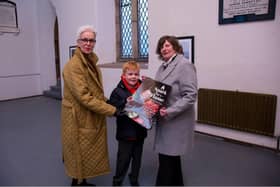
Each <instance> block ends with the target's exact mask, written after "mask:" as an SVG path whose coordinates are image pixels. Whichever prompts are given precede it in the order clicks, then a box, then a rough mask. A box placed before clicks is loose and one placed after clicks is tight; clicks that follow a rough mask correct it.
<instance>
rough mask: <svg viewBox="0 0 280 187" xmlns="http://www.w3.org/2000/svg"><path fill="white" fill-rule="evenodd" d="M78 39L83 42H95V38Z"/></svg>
mask: <svg viewBox="0 0 280 187" xmlns="http://www.w3.org/2000/svg"><path fill="white" fill-rule="evenodd" d="M79 41H82V42H83V43H88V42H89V43H95V42H96V39H89V38H80V39H79Z"/></svg>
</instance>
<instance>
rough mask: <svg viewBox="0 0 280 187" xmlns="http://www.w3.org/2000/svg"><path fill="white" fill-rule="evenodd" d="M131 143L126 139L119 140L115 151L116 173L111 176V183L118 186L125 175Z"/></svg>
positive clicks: (129, 157)
mask: <svg viewBox="0 0 280 187" xmlns="http://www.w3.org/2000/svg"><path fill="white" fill-rule="evenodd" d="M131 147H132V143H131V142H127V141H119V145H118V153H117V166H116V174H115V176H114V178H113V185H114V186H120V185H121V184H122V181H123V179H124V177H125V175H126V172H127V170H128V167H129V163H130V159H131V154H132V153H131V151H132V150H131Z"/></svg>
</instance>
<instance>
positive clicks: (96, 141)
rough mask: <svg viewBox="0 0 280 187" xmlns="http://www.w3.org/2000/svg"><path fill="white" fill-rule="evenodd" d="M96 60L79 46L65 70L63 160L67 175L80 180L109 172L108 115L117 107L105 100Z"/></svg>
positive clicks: (92, 54)
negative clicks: (85, 53) (83, 52)
mask: <svg viewBox="0 0 280 187" xmlns="http://www.w3.org/2000/svg"><path fill="white" fill-rule="evenodd" d="M97 61H98V57H97V56H96V55H95V54H94V53H91V54H90V55H84V54H82V52H81V50H80V49H79V48H77V49H76V51H75V54H74V56H73V57H72V58H71V59H70V61H69V62H68V63H67V64H66V65H65V67H64V69H63V79H64V92H63V100H62V148H63V159H64V165H65V170H66V174H67V175H68V176H70V177H72V178H77V179H83V178H89V177H95V176H98V175H103V174H106V173H108V172H110V168H109V158H108V148H107V134H106V133H107V129H106V115H109V116H112V115H113V114H114V112H115V111H116V108H115V107H113V106H111V105H109V104H107V103H106V98H105V96H104V92H103V86H102V77H101V72H100V70H99V68H98V67H97V66H96V63H97Z"/></svg>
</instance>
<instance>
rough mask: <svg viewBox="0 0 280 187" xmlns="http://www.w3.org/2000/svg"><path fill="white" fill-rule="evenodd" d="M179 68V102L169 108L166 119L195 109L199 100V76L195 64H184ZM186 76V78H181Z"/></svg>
mask: <svg viewBox="0 0 280 187" xmlns="http://www.w3.org/2000/svg"><path fill="white" fill-rule="evenodd" d="M178 68H179V71H180V72H179V73H178V74H177V75H178V82H179V93H177V94H178V95H177V100H176V101H175V102H174V103H172V104H171V106H169V107H168V108H167V114H168V116H166V119H171V118H174V117H175V116H177V115H178V114H180V113H181V112H183V111H185V110H188V109H189V108H191V107H193V106H194V104H195V102H196V98H197V76H196V70H195V67H194V65H193V64H190V63H182V65H181V66H180V67H178ZM181 75H184V76H181Z"/></svg>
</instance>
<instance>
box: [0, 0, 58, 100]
mask: <svg viewBox="0 0 280 187" xmlns="http://www.w3.org/2000/svg"><path fill="white" fill-rule="evenodd" d="M13 2H15V3H16V5H17V13H18V24H19V29H20V33H19V34H18V35H14V34H8V33H5V34H2V35H0V41H1V42H0V56H1V68H0V88H1V91H0V100H6V99H13V98H20V97H27V96H33V95H40V94H42V91H43V90H44V89H48V87H49V86H50V85H51V84H55V81H56V80H55V62H54V53H53V50H54V49H53V42H52V41H53V30H52V29H51V28H50V25H53V19H54V15H53V14H54V12H52V9H51V7H50V4H49V3H48V2H49V1H36V0H28V1H26V0H25V1H23V0H14V1H13ZM52 27H53V26H52Z"/></svg>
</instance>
